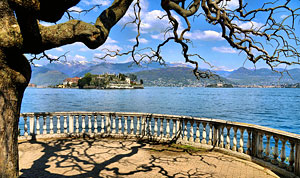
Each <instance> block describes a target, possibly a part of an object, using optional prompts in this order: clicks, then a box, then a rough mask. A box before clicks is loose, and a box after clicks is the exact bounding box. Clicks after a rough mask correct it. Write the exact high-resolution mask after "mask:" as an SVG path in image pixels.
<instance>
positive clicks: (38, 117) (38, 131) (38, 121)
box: [36, 115, 41, 135]
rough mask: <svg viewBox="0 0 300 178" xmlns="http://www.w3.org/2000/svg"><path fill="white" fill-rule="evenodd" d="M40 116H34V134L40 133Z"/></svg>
mask: <svg viewBox="0 0 300 178" xmlns="http://www.w3.org/2000/svg"><path fill="white" fill-rule="evenodd" d="M39 119H40V116H38V115H37V116H36V134H37V135H40V134H41V131H40V120H39Z"/></svg>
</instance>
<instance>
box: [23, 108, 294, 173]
mask: <svg viewBox="0 0 300 178" xmlns="http://www.w3.org/2000/svg"><path fill="white" fill-rule="evenodd" d="M20 117H21V119H23V120H24V125H23V126H22V127H23V128H22V130H23V133H22V132H21V134H20V136H19V139H20V140H22V139H26V140H30V139H36V138H51V137H67V136H75V137H76V136H78V137H79V136H82V135H88V136H90V137H97V136H102V137H104V136H111V137H138V138H147V139H153V140H155V141H161V142H168V141H170V142H174V143H181V144H187V145H194V146H198V147H202V148H206V149H214V150H217V151H221V152H224V153H227V154H231V155H233V156H237V157H239V158H243V159H247V160H251V161H253V162H255V163H258V164H261V165H263V166H264V167H267V168H269V169H271V170H273V171H275V172H279V173H280V174H282V175H285V176H287V177H295V176H300V135H297V134H293V133H288V132H284V131H280V130H276V129H271V128H267V127H263V126H258V125H253V124H245V123H239V122H231V121H225V120H218V119H208V118H198V117H189V116H177V115H166V114H151V113H128V112H51V113H50V112H49V113H48V112H40V113H23V114H21V116H20Z"/></svg>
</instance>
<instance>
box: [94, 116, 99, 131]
mask: <svg viewBox="0 0 300 178" xmlns="http://www.w3.org/2000/svg"><path fill="white" fill-rule="evenodd" d="M94 133H95V134H97V133H98V121H97V115H94Z"/></svg>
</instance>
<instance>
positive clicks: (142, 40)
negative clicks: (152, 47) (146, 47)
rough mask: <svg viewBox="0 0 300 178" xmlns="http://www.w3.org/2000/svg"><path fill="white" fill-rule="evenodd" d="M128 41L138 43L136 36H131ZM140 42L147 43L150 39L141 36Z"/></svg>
mask: <svg viewBox="0 0 300 178" xmlns="http://www.w3.org/2000/svg"><path fill="white" fill-rule="evenodd" d="M128 41H130V42H132V43H136V39H135V38H131V39H129V40H128ZM139 42H140V43H142V44H147V43H149V41H148V40H147V39H146V38H139Z"/></svg>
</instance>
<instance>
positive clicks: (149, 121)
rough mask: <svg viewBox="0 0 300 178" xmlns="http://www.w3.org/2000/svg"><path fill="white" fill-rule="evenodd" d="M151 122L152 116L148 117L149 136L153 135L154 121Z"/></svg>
mask: <svg viewBox="0 0 300 178" xmlns="http://www.w3.org/2000/svg"><path fill="white" fill-rule="evenodd" d="M151 122H152V117H149V118H148V126H147V129H148V136H152V123H151ZM154 122H155V121H154Z"/></svg>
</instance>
